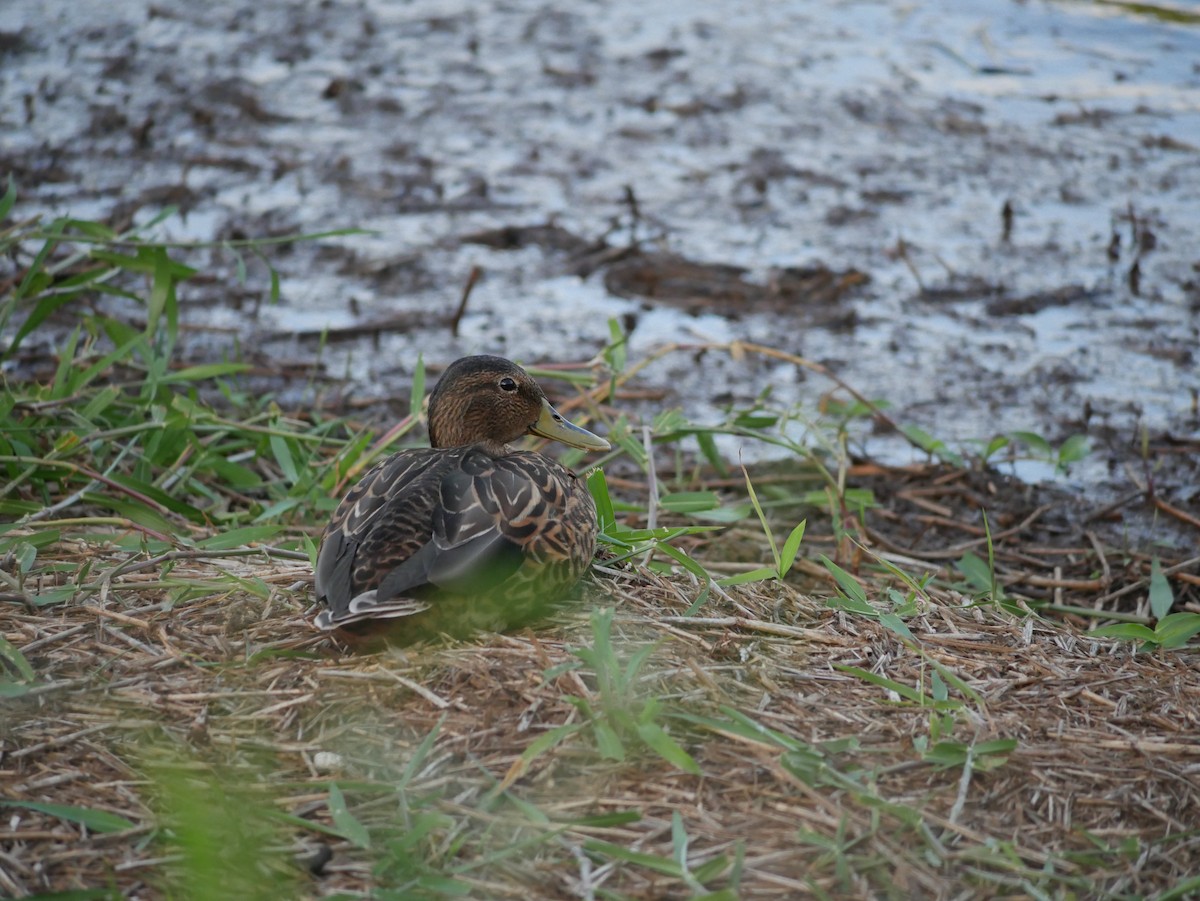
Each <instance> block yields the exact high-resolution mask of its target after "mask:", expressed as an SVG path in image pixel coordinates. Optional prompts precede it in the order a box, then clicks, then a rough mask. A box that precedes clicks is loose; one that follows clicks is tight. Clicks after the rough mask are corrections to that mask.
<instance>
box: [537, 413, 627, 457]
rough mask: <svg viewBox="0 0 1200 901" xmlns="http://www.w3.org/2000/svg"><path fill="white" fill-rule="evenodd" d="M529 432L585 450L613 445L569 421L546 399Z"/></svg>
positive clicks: (601, 449)
mask: <svg viewBox="0 0 1200 901" xmlns="http://www.w3.org/2000/svg"><path fill="white" fill-rule="evenodd" d="M529 433H530V434H531V435H539V436H541V437H542V438H550V439H552V440H554V441H561V442H562V443H563V444H566V445H569V446H570V447H578V448H582V449H583V450H590V451H605V450H608V449H609V447H610V446H611V445H610V444H609V443H608V442H607V441H605V440H604V439H603V438H601V437H600V436H599V435H593V434H592V433H591V432H589V431H588V430H587V429H581V428H580V427H579V426H577V425H575V423H573V422H568V421H567V420H566V419H565V418H563V416H562V414H561V413H559V412H558V411H557V410H555V409H554V408H553V407H552V406H550V402H549V401H546V400H544V401H542V415H541V416H539V417H538V421H537V422H535V423H534V424H533V425H532V426H531V427H530V429H529Z"/></svg>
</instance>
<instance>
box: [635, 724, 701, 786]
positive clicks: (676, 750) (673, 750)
mask: <svg viewBox="0 0 1200 901" xmlns="http://www.w3.org/2000/svg"><path fill="white" fill-rule="evenodd" d="M637 732H638V737H639V738H640V739H641V740H642V741H644V742H645V743H646V745H647V746H648V747H650V748H651V749H653V750H654V752H655V753H656V754H658V756H659V757H661V758H662V759H663V760H665V761H667V763H670V764H671V765H673V766H675V767H678V768H679V769H681V770H683V771H684V772H685V773H691V774H692V775H693V776H699V775H700V765H699V764H698V763H696V761H695V759H694V758H693V757H692V755H691V754H689V753H688V752H687V751H685V750H684V749H683V748H682V747H680V746H679V743H678V742H676V741H675V739H673V738H671V736H670V735H669V734H668V733H667V731H666V730H665V729H663V727H662V726H660V725H658V723H638V727H637Z"/></svg>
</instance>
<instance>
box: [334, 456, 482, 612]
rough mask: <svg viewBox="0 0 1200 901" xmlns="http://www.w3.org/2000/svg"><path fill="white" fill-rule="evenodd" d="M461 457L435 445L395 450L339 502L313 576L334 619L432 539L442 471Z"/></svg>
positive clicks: (455, 463)
mask: <svg viewBox="0 0 1200 901" xmlns="http://www.w3.org/2000/svg"><path fill="white" fill-rule="evenodd" d="M457 460H458V457H457V456H455V455H448V454H446V453H445V452H444V451H442V452H439V451H434V450H432V449H417V450H405V451H401V452H400V453H397V454H393V455H392V456H390V457H388V458H387V459H385V460H382V461H380V462H379V463H378V464H376V465H375V466H374V467H373V468H371V469H370V470H369V471H368V472H367V474H366V475H365V476H363V478H362V480H361V481H359V483H358V484H357V485H355V486H354V488H353V489H351V490H350V492H349V493H348V494H347V495H346V497H345V498H344V499H343V500H342V502H341V504H339V505H338V508H337V510H336V511H335V512H334V515H333V518H332V519H331V520H330V522H329V525H328V526H327V527H326V528H325V534H324V536H323V537H322V539H321V550H320V552H319V553H318V555H317V566H316V578H315V589H316V595H317V598H318V600H321V601H323V602H324V603H325V604H326V605H327V607H328V608H329V610H330V611H331V612H332V618H333V619H334V620H337V619H339V618H340V617H341V616H343V615H345V614H346V613H348V612H349V608H350V602H351V600H352V599H353V598H354V597H355V595H358V594H361V593H362V592H364V591H368V590H370V589H371V588H374V587H375V585H374V584H371V583H372V582H374V583H375V584H378V581H379V580H380V579H382V578H383V575H384V574H385V573H387V572H388V571H389V570H390V569H392V568H393V567H394V566H395V565H396V564H397V563H398V562H399V561H401V560H404V559H407V558H408V557H410V556H412V554H414V553H416V551H417V550H418V549H419V548H420V547H421V545H423V544H425V542H427V541H428V539H429V535H430V534H431V532H432V515H433V508H434V507H435V506H436V504H437V498H438V486H439V484H440V482H441V476H442V474H443V473H444V472H445V471H446V470H447V469H452V468H453V467H454V466H456V465H457ZM398 501H402V502H398ZM372 569H374V570H375V571H376V572H377V574H378V575H377V577H375V578H372V572H371V570H372Z"/></svg>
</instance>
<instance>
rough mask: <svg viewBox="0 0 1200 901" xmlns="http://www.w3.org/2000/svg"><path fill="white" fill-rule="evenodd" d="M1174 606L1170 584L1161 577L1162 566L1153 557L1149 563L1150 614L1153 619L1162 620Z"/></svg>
mask: <svg viewBox="0 0 1200 901" xmlns="http://www.w3.org/2000/svg"><path fill="white" fill-rule="evenodd" d="M1174 604H1175V595H1174V593H1173V592H1172V591H1171V583H1170V582H1168V581H1167V577H1166V576H1164V575H1163V571H1162V564H1161V563H1160V562H1159V560H1158V558H1157V557H1155V558H1154V559H1153V560H1151V561H1150V613H1151V614H1153V616H1154V618H1155V619H1162V618H1163V617H1165V616H1166V615H1167V614H1168V613H1170V612H1171V607H1172V606H1173V605H1174Z"/></svg>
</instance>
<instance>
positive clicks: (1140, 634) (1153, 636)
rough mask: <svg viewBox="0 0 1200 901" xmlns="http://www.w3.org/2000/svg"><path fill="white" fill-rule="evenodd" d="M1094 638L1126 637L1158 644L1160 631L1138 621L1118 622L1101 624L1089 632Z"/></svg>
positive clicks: (1130, 639)
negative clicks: (1112, 624) (1113, 624)
mask: <svg viewBox="0 0 1200 901" xmlns="http://www.w3.org/2000/svg"><path fill="white" fill-rule="evenodd" d="M1087 634H1088V635H1090V636H1092V637H1094V638H1125V639H1128V640H1129V641H1149V642H1153V643H1154V644H1158V642H1159V637H1158V633H1157V632H1155V631H1154V630H1153V629H1151V628H1150V627H1149V626H1142V625H1139V624H1138V623H1117V624H1116V625H1115V626H1101V627H1100V628H1099V629H1092V631H1090V632H1088V633H1087Z"/></svg>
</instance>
